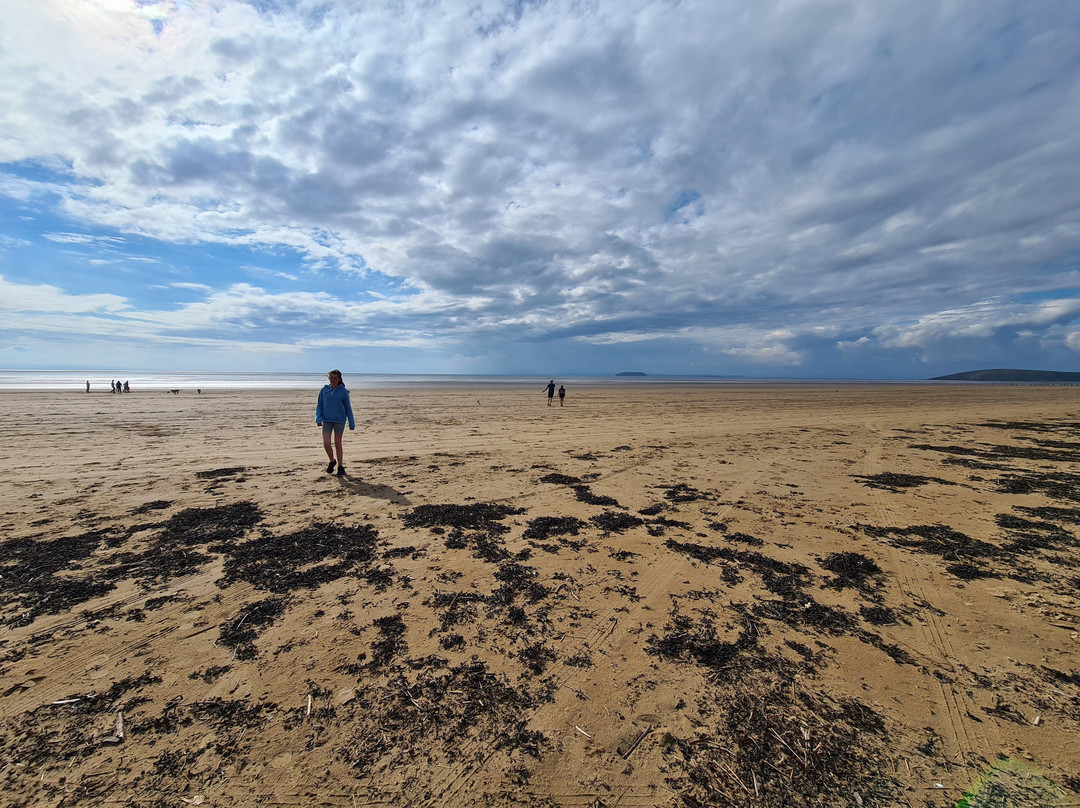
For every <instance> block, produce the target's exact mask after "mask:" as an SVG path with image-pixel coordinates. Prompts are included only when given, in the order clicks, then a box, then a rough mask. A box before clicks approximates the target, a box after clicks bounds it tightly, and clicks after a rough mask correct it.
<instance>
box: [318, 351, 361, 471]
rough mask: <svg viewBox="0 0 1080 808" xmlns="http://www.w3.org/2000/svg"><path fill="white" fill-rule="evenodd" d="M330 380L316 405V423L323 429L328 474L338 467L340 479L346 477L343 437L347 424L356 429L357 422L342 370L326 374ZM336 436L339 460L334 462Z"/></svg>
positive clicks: (324, 386)
mask: <svg viewBox="0 0 1080 808" xmlns="http://www.w3.org/2000/svg"><path fill="white" fill-rule="evenodd" d="M326 377H327V378H328V379H329V380H330V383H329V384H324V385H323V389H322V390H320V391H319V403H318V404H316V405H315V423H316V425H317V426H321V427H322V441H323V448H324V449H325V450H326V456H327V457H328V458H330V462H329V463H327V464H326V473H327V474H333V473H334V466H335V465H336V466H337V475H338V477H344V476H345V457H344V455H343V454H342V451H341V436H342V434H343V433H344V432H345V422H346V421H348V422H349V429H350V430H352V429H356V421H355V420H353V411H352V404H351V403H350V401H349V391H348V390H347V389H345V383H344V382H343V381H342V379H341V371H340V370H331V371H330V372H329V373H327V374H326ZM331 434H333V436H334V449H337V460H334V452H333V450H332V449H331V448H330V435H331Z"/></svg>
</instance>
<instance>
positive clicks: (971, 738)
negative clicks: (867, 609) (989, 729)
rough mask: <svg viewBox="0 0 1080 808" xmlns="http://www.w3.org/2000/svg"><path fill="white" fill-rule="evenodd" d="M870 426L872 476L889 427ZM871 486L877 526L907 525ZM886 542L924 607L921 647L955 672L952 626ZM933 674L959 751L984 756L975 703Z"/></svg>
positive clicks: (900, 581)
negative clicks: (972, 718)
mask: <svg viewBox="0 0 1080 808" xmlns="http://www.w3.org/2000/svg"><path fill="white" fill-rule="evenodd" d="M869 426H870V431H871V435H870V443H869V445H868V446H867V448H866V450H865V454H864V456H863V474H864V475H866V476H868V477H871V476H873V475H875V474H879V473H881V472H882V470H883V466H882V460H881V457H882V448H883V446H884V442H885V429H886V427H885V426H884V425H882V424H872V425H869ZM867 490H868V491H869V492H870V503H871V506H872V508H873V513H874V518H875V521H876V522H877V526H878V527H882V528H890V527H903V525H898V524H896V519H895V516H894V514H893V511H892V509H891V508H890V507H889V504H888V500H887V498H886V496H885V493H884V492H883V491H881V490H880V489H878V488H873V487H868V488H867ZM886 546H887V547H888V548H889V555H890V556H891V559H892V565H893V569H894V570H895V575H896V582H897V585H898V586H899V588H900V591H901V592H902V593H903V594H904V595H905V596H906V597H908V598H910V599H911V600H912V601H913V602H915V603H917V604H919V606H920V607H921V608H922V610H923V615H924V619H922V620H919V621H918V624H919V627H920V631H921V634H922V637H923V641H924V645H923V647H922V648H921V649H919V650H920V651H921V652H922V653H923V654H924V656H926V657H927V658H928V659H929V660H930V661H931V662H932V664H934V665H936V666H937V667H939V668H941V669H944V670H945V671H947V672H948V673H949V674H951V675H955V674H956V668H955V666H954V665H953V659H954V658H955V656H956V649H955V647H954V646H953V644H952V639H951V638H950V636H949V631H948V628H947V626H945V624H944V622H943V621H942V619H941V614H940V613H939V612H938V610H937V609H936V608H934V606H933V605H932V604H931V603H930V601H929V600H928V598H927V593H926V590H925V589H924V588H923V585H922V583H921V582H920V581H919V579H918V577H916V576H914V575H911V574H910V573H908V572H907V569H908V565H909V564H910V559H907V558H904V556H903V554H902V553H901V551H900V548H898V547H897V546H896V545H895V544H894V543H892V542H888V543H887V545H886ZM929 678H930V679H932V680H933V684H932V685H930V688H929V690H930V693H931V694H932V695H933V696H936V698H934V701H935V702H936V705H937V706H938V707H940V708H943V710H938V711H935V714H937V715H940V713H941V712H944V713H945V721H944V722H942V723H943V724H946V725H947V732H948V737H949V739H950V740H951V741H952V743H953V744H954V747H955V749H956V751H957V752H959V754H960V757H961V759H962V760H964V761H965V762H967V761H968V760H969V759H971V758H976V759H978V760H982V759H983V758H984V757H985V755H984V754H983V752H984V750H986V749H987V748H988V744H987V740H986V738H985V736H984V735H983V734H982V733H981V732H980V731H979V730H978V728H977V726H976V725H975V724H974V723H973V722H971V721H969V720H966V716H967V715H973V714H974V713H973V710H974V708H975V705H974V704H973V703H972V702H971V701H970V699H968V697H967V696H966V695H965V694H964V693H963V691H961V690H959V689H957V688H956V687H954V686H953V685H952V683H951V682H947V681H944V680H943V678H942V677H940V676H936V675H933V672H931V674H930V676H929Z"/></svg>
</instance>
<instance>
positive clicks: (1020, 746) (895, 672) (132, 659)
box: [0, 384, 1080, 808]
mask: <svg viewBox="0 0 1080 808" xmlns="http://www.w3.org/2000/svg"><path fill="white" fill-rule="evenodd" d="M540 387H541V385H537V387H536V389H532V388H529V389H524V388H517V387H513V388H499V387H483V388H479V389H461V388H452V387H451V388H443V389H418V390H354V391H353V403H354V407H355V409H356V412H357V421H358V423H357V430H356V431H355V432H346V435H345V441H346V458H347V468H348V471H349V476H347V477H345V478H340V479H339V478H337V477H332V476H329V475H327V474H326V473H325V458H324V455H323V453H322V449H321V445H320V435H319V431H318V430H317V429H316V427H315V425H314V421H313V410H314V404H315V395H316V393H315V391H292V392H248V391H244V392H220V391H215V392H204V393H203V394H202V395H197V394H195V393H194V392H191V391H184V392H182V393H181V394H180V395H179V396H173V395H169V394H167V393H156V392H144V393H139V392H136V393H132V394H130V395H123V396H112V395H108V394H89V395H86V394H81V393H79V394H76V393H40V394H39V393H8V394H3V395H2V396H0V402H2V405H3V406H2V411H0V458H2V463H0V506H2V507H0V513H2V516H0V536H2V540H0V541H2V543H0V553H2V557H0V558H2V560H0V574H2V578H0V592H2V596H3V597H2V609H0V619H2V621H3V622H2V623H0V670H2V673H3V678H2V681H3V686H2V687H3V691H2V698H0V711H2V712H0V739H2V744H3V782H2V786H3V791H2V796H0V802H2V803H3V805H5V806H13V805H27V806H57V805H65V806H66V805H76V804H79V805H82V804H85V805H102V804H104V805H111V804H123V805H133V806H152V805H153V806H157V805H167V806H183V805H198V804H202V805H215V806H218V805H221V806H254V805H299V806H308V805H312V806H315V805H318V806H323V805H327V806H363V805H415V806H436V805H439V806H467V805H493V806H499V805H514V804H522V805H538V806H556V805H559V806H561V805H580V806H609V807H611V806H623V807H624V808H625V807H627V806H654V805H656V806H699V805H718V806H719V805H747V806H756V805H777V806H780V805H793V806H797V805H819V804H820V805H844V806H847V805H901V806H903V805H907V806H924V805H925V806H948V805H953V804H955V803H956V802H957V800H958V799H960V798H961V797H962V795H963V794H964V793H965V792H966V791H967V790H969V789H970V788H971V787H972V785H973V783H975V782H976V780H977V778H978V777H979V776H980V774H981V773H984V772H985V771H986V770H987V766H988V765H989V764H991V763H993V762H994V761H996V760H999V758H1003V757H1004V758H1008V759H1009V762H1008V763H1004V762H1003V763H1000V764H999V766H1000V769H999V770H998V775H1000V777H1004V776H1005V775H1004V774H1003V772H1005V771H1006V769H1008V770H1009V771H1011V772H1013V773H1014V774H1015V773H1016V772H1019V774H1018V775H1017V777H1019V778H1020V781H1022V785H1021V786H1018V787H1017V788H1018V791H1019V790H1022V789H1023V788H1029V789H1031V793H1033V794H1035V793H1039V794H1042V795H1043V796H1042V797H1038V798H1036V799H1035V801H1031V800H1029V801H1028V802H1026V803H1024V802H1022V801H1021V800H1020V799H1019V797H1016V796H1015V795H1014V797H1013V798H1012V799H1013V800H1014V801H1013V802H1012V803H1011V804H1040V805H1043V804H1045V805H1050V804H1053V805H1068V804H1072V801H1074V800H1076V797H1077V793H1078V791H1080V763H1078V761H1080V734H1078V729H1080V724H1078V719H1080V672H1078V671H1080V635H1078V631H1080V603H1078V600H1077V584H1078V583H1080V565H1078V563H1077V562H1078V560H1080V550H1078V547H1080V543H1078V540H1077V535H1078V530H1080V528H1078V524H1080V463H1078V462H1077V461H1078V459H1080V414H1078V412H1080V389H1077V388H1075V387H1016V386H933V385H880V386H878V385H850V386H847V385H835V386H828V385H780V384H777V385H740V386H734V387H727V386H723V387H698V386H685V387H656V386H644V385H643V386H640V387H639V386H635V385H628V386H619V387H610V388H609V387H591V388H588V387H586V388H575V387H574V386H573V385H571V386H570V388H569V397H568V399H567V406H566V407H565V408H559V407H558V406H555V407H551V408H549V407H547V406H545V399H544V396H543V393H542V390H541V389H540ZM556 403H557V402H556ZM1010 767H1011V768H1010ZM1040 776H1045V777H1046V778H1048V779H1047V780H1042V779H1039V777H1040ZM1000 777H999V779H1000ZM1051 781H1052V783H1056V786H1054V785H1053V784H1052V783H1051ZM1023 784H1026V785H1023ZM1045 795H1051V796H1045ZM1040 799H1041V800H1042V801H1041V802H1040V801H1038V800H1040ZM995 804H1004V803H995Z"/></svg>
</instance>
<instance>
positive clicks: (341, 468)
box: [337, 466, 345, 477]
mask: <svg viewBox="0 0 1080 808" xmlns="http://www.w3.org/2000/svg"><path fill="white" fill-rule="evenodd" d="M337 476H338V477H344V476H345V467H344V466H338V467H337Z"/></svg>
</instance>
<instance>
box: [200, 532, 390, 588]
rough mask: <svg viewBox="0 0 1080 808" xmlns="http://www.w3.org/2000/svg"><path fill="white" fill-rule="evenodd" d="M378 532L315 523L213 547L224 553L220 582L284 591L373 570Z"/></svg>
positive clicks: (374, 571) (370, 573) (311, 586)
mask: <svg viewBox="0 0 1080 808" xmlns="http://www.w3.org/2000/svg"><path fill="white" fill-rule="evenodd" d="M378 535H379V534H378V531H377V530H375V528H374V527H372V526H371V525H360V526H354V527H349V526H344V525H329V524H316V525H313V526H312V527H310V528H305V529H303V530H299V531H297V532H295V533H289V534H285V535H283V536H275V535H273V534H269V533H268V534H266V535H263V536H260V537H259V538H257V539H252V540H251V541H248V542H244V543H243V544H239V545H235V546H232V545H226V546H222V547H216V548H214V549H217V550H220V551H223V552H225V553H226V554H227V557H226V559H225V575H224V577H223V578H222V581H221V583H223V584H228V583H232V582H234V581H246V582H248V583H250V584H252V585H253V586H256V587H258V588H260V589H265V590H267V591H270V592H277V593H287V592H292V591H294V590H296V589H313V588H315V587H317V586H320V585H321V584H324V583H327V582H328V581H334V580H337V579H339V578H343V577H345V576H346V575H350V574H357V573H362V574H363V575H365V576H366V577H369V578H371V576H373V575H377V570H374V569H372V568H371V566H370V564H371V562H372V561H373V559H374V558H375V542H376V539H377V538H378ZM372 581H373V582H375V581H374V579H372ZM384 583H385V582H384Z"/></svg>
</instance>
